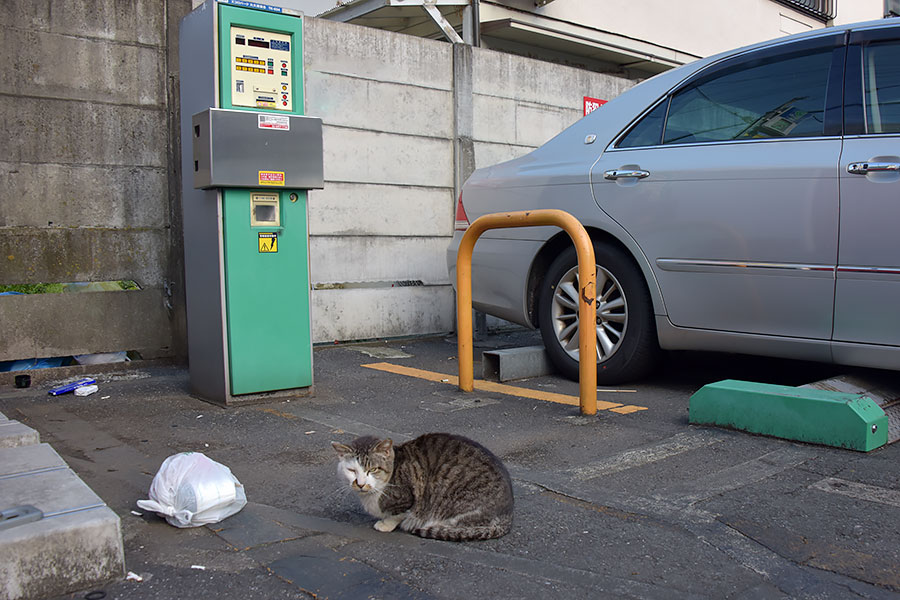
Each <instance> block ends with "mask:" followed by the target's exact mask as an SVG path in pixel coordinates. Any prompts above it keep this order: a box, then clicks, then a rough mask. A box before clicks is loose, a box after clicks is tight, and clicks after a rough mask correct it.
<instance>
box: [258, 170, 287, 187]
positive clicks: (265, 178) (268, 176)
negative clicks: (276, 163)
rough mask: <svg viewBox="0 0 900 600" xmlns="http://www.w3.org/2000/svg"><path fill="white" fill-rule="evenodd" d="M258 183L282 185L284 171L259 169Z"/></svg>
mask: <svg viewBox="0 0 900 600" xmlns="http://www.w3.org/2000/svg"><path fill="white" fill-rule="evenodd" d="M259 185H284V171H260V172H259Z"/></svg>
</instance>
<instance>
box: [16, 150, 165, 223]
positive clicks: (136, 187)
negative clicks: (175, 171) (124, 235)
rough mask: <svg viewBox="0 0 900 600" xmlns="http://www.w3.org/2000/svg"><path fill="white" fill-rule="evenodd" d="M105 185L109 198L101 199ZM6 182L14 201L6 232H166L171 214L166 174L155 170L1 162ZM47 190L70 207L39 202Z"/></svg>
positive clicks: (105, 194) (146, 168)
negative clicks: (60, 194) (60, 229)
mask: <svg viewBox="0 0 900 600" xmlns="http://www.w3.org/2000/svg"><path fill="white" fill-rule="evenodd" d="M98 181H102V182H104V183H103V190H104V193H102V194H98V193H97V182H98ZM0 182H3V185H4V186H5V189H6V193H7V194H9V197H10V198H22V199H26V200H27V201H25V202H9V203H8V206H5V207H4V210H3V212H2V214H0V227H13V226H14V227H48V226H51V227H52V226H53V225H56V226H64V227H73V228H77V227H96V226H97V224H98V218H97V216H98V215H103V225H104V226H105V227H111V228H135V229H147V228H155V229H163V228H165V227H166V226H168V225H169V213H168V211H167V210H166V205H165V204H164V203H163V202H162V199H163V198H165V197H166V196H167V194H168V182H167V181H166V173H165V171H163V170H161V169H158V168H155V167H127V166H122V167H118V166H113V167H105V166H97V165H57V164H38V163H7V162H0ZM47 190H65V199H66V201H65V202H34V201H33V200H35V199H37V198H42V197H44V196H45V195H46V194H47Z"/></svg>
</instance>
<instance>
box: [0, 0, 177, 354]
mask: <svg viewBox="0 0 900 600" xmlns="http://www.w3.org/2000/svg"><path fill="white" fill-rule="evenodd" d="M189 10H190V0H166V1H165V2H158V1H151V0H136V1H134V2H126V3H122V2H118V1H117V0H97V1H96V2H53V1H52V0H37V1H33V0H27V1H26V0H11V1H9V2H3V3H0V60H2V62H3V64H5V65H6V66H7V68H5V69H3V70H2V72H0V136H2V137H3V139H4V140H5V145H4V152H3V153H2V154H0V189H2V192H0V195H2V196H3V198H2V199H3V210H2V211H0V212H2V214H0V248H2V256H3V258H4V260H3V261H2V262H0V284H13V283H37V282H42V283H53V282H60V283H67V282H74V281H104V280H118V279H131V280H135V281H137V282H138V283H139V284H140V285H141V287H142V288H143V289H142V290H141V291H137V292H127V293H126V292H123V293H118V292H115V293H113V292H104V293H96V294H58V295H44V296H25V297H14V298H12V297H11V298H5V300H8V301H4V302H2V303H0V321H2V322H4V323H15V324H16V328H17V331H16V335H15V336H14V335H6V336H3V337H2V338H0V339H2V342H0V360H7V359H19V358H33V357H43V356H60V355H69V354H78V353H89V352H102V351H113V350H137V349H138V348H144V349H146V351H147V355H148V357H150V356H152V357H157V356H165V355H168V354H170V352H171V348H172V347H173V339H172V338H173V335H174V334H173V330H172V324H171V314H170V312H169V311H168V310H167V308H166V305H167V304H169V303H171V299H170V298H166V297H164V296H165V292H164V288H165V287H166V283H165V281H166V280H167V279H170V278H171V274H172V273H176V274H177V273H180V271H181V266H180V256H176V255H175V253H173V250H172V249H173V248H180V241H179V240H180V237H181V231H180V230H178V227H177V226H178V224H177V223H174V224H173V222H172V218H171V216H170V215H172V214H173V213H174V212H175V211H173V210H172V202H177V198H175V197H174V196H173V192H172V189H173V187H172V186H173V183H172V180H173V179H174V178H175V175H173V174H172V173H171V172H170V170H169V165H170V164H176V163H177V158H176V159H174V160H173V162H172V163H170V158H171V155H173V154H175V155H177V152H178V148H177V147H175V145H173V144H172V132H171V131H170V127H171V125H172V122H173V118H172V115H173V114H175V112H176V111H177V106H173V105H172V100H171V98H173V92H174V97H177V78H176V77H174V76H173V68H174V69H175V70H176V71H177V66H176V65H174V64H173V63H172V57H173V56H176V55H177V42H176V40H175V39H171V35H172V33H173V32H174V31H177V23H178V20H180V18H181V16H182V15H183V14H186V12H187V11H189ZM173 24H174V26H173ZM170 42H171V43H170ZM176 238H178V239H176ZM178 254H180V252H179V253H178ZM51 296H53V297H51ZM176 303H177V302H176ZM47 311H51V312H50V313H48V312H47ZM61 323H65V324H66V326H65V327H61Z"/></svg>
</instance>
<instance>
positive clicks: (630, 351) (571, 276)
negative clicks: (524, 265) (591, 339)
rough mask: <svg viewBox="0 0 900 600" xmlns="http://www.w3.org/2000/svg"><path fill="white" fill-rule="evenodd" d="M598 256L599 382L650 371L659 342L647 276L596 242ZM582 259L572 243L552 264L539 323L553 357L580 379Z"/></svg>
mask: <svg viewBox="0 0 900 600" xmlns="http://www.w3.org/2000/svg"><path fill="white" fill-rule="evenodd" d="M594 255H595V258H596V260H597V321H596V330H597V383H598V384H616V383H622V382H624V381H629V380H634V379H637V378H639V377H641V376H642V375H645V374H647V373H648V372H649V371H650V369H652V367H653V366H654V364H655V362H656V358H657V355H658V353H659V346H658V343H657V340H656V328H655V326H654V322H653V305H652V302H651V301H650V294H649V292H648V291H647V286H646V285H645V283H644V278H643V275H642V274H641V273H640V271H639V270H638V268H637V267H636V266H635V265H634V263H633V262H632V261H631V259H630V257H628V256H626V255H625V254H624V253H622V252H621V251H620V250H618V249H616V248H614V247H612V246H609V245H607V244H603V243H595V244H594ZM579 289H580V288H579V286H578V259H577V256H576V253H575V248H574V247H570V248H568V249H567V250H566V251H564V252H563V253H562V254H560V255H559V256H558V257H557V258H556V260H554V261H553V263H552V264H551V265H550V268H549V269H548V270H547V274H546V276H545V277H544V281H543V285H542V288H541V293H540V297H539V300H538V302H539V304H538V325H539V326H540V329H541V337H542V338H543V340H544V346H545V348H546V349H547V354H548V355H549V357H550V361H551V362H552V363H553V364H554V366H556V368H557V369H558V370H559V371H560V372H561V373H562V374H563V375H565V376H566V377H568V378H570V379H574V380H577V379H578V295H579Z"/></svg>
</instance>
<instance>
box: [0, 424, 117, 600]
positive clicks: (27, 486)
mask: <svg viewBox="0 0 900 600" xmlns="http://www.w3.org/2000/svg"><path fill="white" fill-rule="evenodd" d="M6 429H10V430H11V431H15V432H17V435H10V436H3V432H4V430H6ZM26 430H27V431H26ZM29 432H30V433H29ZM38 439H39V436H38V434H37V432H36V431H34V430H33V429H31V428H29V427H27V426H25V425H22V424H21V423H18V422H15V421H9V420H8V419H6V418H5V417H4V418H3V420H0V446H3V445H4V443H5V442H6V443H8V446H7V447H0V510H4V511H5V510H8V509H10V508H13V507H18V506H25V505H29V506H33V507H35V508H36V509H38V510H39V511H40V512H41V513H42V517H41V518H39V519H38V520H32V521H27V520H23V522H22V523H21V524H15V519H9V521H7V522H4V521H0V556H4V557H6V558H5V559H4V560H3V561H0V600H18V599H20V598H46V597H53V596H58V595H61V594H65V593H67V592H72V591H77V590H80V589H84V588H86V587H90V586H92V585H96V584H98V583H105V582H108V581H111V580H113V579H118V578H121V577H123V576H124V574H125V552H124V546H123V543H122V529H121V523H120V520H119V517H118V515H116V514H115V513H114V512H113V511H112V510H111V509H110V508H109V507H107V506H106V504H105V503H104V502H103V500H101V499H100V497H99V496H97V494H95V493H94V492H93V491H92V490H91V489H90V488H89V487H88V486H87V485H86V484H85V483H84V482H83V481H81V479H80V478H79V477H78V476H77V475H76V474H75V472H74V471H72V470H71V469H70V468H69V467H68V465H67V464H66V463H65V461H64V460H63V459H62V458H61V457H60V456H59V454H57V453H56V451H55V450H53V448H51V447H50V445H49V444H41V443H37V441H38ZM13 443H16V444H17V445H13Z"/></svg>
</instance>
